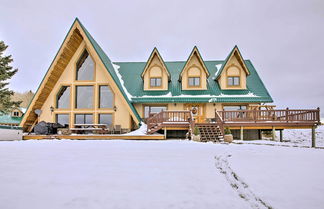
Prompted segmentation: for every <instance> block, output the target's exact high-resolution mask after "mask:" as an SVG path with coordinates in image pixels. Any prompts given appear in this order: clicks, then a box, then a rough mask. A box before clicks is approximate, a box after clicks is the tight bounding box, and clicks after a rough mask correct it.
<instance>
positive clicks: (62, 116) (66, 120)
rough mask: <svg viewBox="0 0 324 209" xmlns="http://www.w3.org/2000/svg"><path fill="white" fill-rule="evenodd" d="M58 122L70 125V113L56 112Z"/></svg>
mask: <svg viewBox="0 0 324 209" xmlns="http://www.w3.org/2000/svg"><path fill="white" fill-rule="evenodd" d="M56 123H59V124H61V125H63V126H66V127H68V126H69V124H70V116H69V114H56Z"/></svg>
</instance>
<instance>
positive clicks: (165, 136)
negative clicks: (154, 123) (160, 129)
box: [164, 127, 167, 139]
mask: <svg viewBox="0 0 324 209" xmlns="http://www.w3.org/2000/svg"><path fill="white" fill-rule="evenodd" d="M166 138H167V129H166V127H164V139H166Z"/></svg>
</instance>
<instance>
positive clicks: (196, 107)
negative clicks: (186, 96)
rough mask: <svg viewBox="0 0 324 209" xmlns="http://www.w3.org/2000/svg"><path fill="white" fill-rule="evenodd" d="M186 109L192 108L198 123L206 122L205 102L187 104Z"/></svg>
mask: <svg viewBox="0 0 324 209" xmlns="http://www.w3.org/2000/svg"><path fill="white" fill-rule="evenodd" d="M184 108H185V110H190V111H191V112H192V115H193V117H194V118H195V122H196V123H204V122H205V119H206V118H205V104H195V103H194V104H185V105H184Z"/></svg>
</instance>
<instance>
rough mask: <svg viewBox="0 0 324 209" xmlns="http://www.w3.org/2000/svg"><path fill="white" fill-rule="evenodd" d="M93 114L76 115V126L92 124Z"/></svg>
mask: <svg viewBox="0 0 324 209" xmlns="http://www.w3.org/2000/svg"><path fill="white" fill-rule="evenodd" d="M92 123H93V115H92V114H75V120H74V124H92Z"/></svg>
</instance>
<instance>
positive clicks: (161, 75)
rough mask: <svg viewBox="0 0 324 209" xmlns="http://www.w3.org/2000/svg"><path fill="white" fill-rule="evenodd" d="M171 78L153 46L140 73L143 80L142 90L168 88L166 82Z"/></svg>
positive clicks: (163, 89)
mask: <svg viewBox="0 0 324 209" xmlns="http://www.w3.org/2000/svg"><path fill="white" fill-rule="evenodd" d="M170 78H171V75H170V73H169V70H168V68H167V67H166V65H165V63H164V61H163V59H162V57H161V55H160V53H159V51H158V50H157V48H154V49H153V51H152V53H151V55H150V57H149V59H148V60H147V62H146V65H145V68H144V70H143V73H142V79H143V80H144V91H165V90H168V83H169V80H170Z"/></svg>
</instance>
